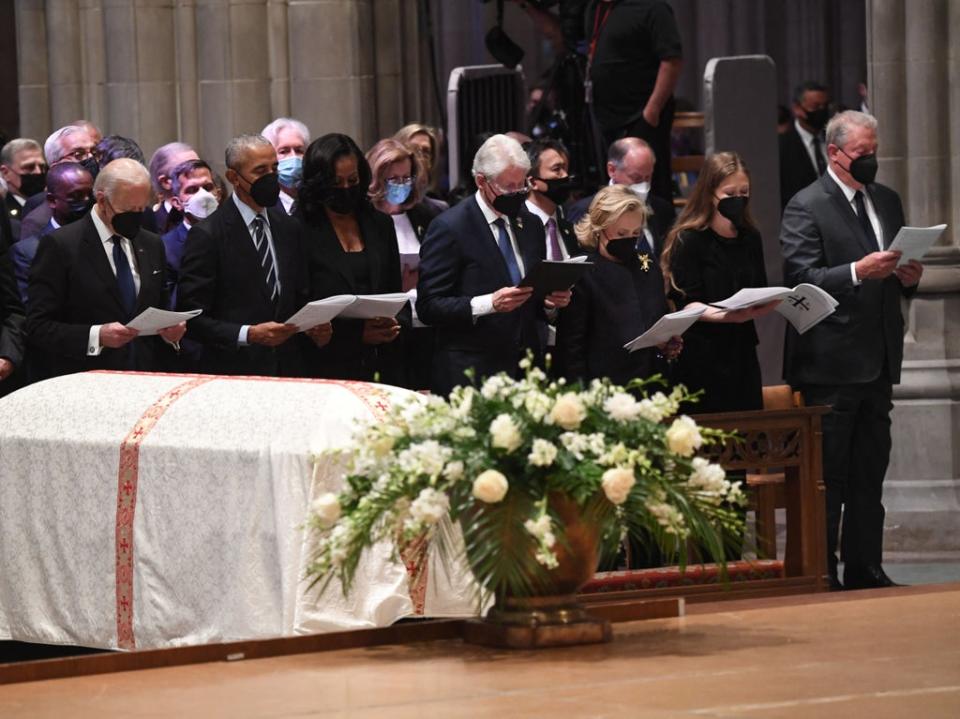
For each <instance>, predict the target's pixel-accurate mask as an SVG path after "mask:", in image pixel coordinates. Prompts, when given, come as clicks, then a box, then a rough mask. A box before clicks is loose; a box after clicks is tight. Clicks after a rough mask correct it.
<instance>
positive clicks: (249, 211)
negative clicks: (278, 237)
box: [232, 192, 282, 347]
mask: <svg viewBox="0 0 960 719" xmlns="http://www.w3.org/2000/svg"><path fill="white" fill-rule="evenodd" d="M232 197H233V201H234V203H235V204H236V205H237V209H238V210H240V216H241V217H242V218H243V224H245V225H246V226H247V232H249V233H250V241H251V242H252V243H253V247H254V249H256V247H257V238H256V236H255V235H254V231H253V221H254V220H255V219H257V213H256V212H254V210H253V208H252V207H250V206H249V205H248V204H247V203H245V202H244V201H243V200H241V199H240V198H239V197H238V196H237V193H236V192H234V193H233V195H232ZM260 216H261V217H263V232H264V234H265V235H266V236H267V246H268V247H269V248H270V256H271V257H273V267H274V275H275V276H276V278H277V294H278V295H279V293H280V292H281V291H282V288H281V287H280V265H279V263H278V262H277V252H276V250H275V249H274V246H273V233H272V232H270V217H269V216H268V215H267V210H266V208H264V209H263V211H262V212H261V213H260ZM264 281H266V280H264ZM249 331H250V325H243V327H241V328H240V336H239V337H238V338H237V344H238V345H240V346H241V347H242V346H244V345H247V344H249V343H248V342H247V332H249Z"/></svg>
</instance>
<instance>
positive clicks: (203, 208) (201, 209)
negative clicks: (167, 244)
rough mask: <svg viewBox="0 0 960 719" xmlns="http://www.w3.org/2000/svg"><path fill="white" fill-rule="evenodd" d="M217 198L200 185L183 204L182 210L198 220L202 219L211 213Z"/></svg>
mask: <svg viewBox="0 0 960 719" xmlns="http://www.w3.org/2000/svg"><path fill="white" fill-rule="evenodd" d="M218 204H219V203H218V202H217V198H216V197H214V196H213V194H212V193H210V192H207V191H206V190H204V189H203V188H202V187H201V188H200V189H199V190H197V191H196V193H195V194H193V195H191V196H190V199H189V200H187V204H185V205H184V206H183V210H184V212H186V213H187V214H188V215H191V216H192V217H196V218H197V219H198V220H203V219H206V218H207V217H209V216H210V215H212V214H213V212H214V210H216V209H217V206H218Z"/></svg>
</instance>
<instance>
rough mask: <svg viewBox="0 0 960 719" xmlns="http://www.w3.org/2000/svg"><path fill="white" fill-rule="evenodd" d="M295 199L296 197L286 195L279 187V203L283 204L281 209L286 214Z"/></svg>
mask: <svg viewBox="0 0 960 719" xmlns="http://www.w3.org/2000/svg"><path fill="white" fill-rule="evenodd" d="M296 201H297V198H296V197H294V196H293V195H288V194H287V193H286V192H285V191H284V190H283V188H282V187H281V188H280V204H281V205H283V211H284V212H286V213H287V214H288V215H289V214H290V212H291V210H292V209H293V203H294V202H296Z"/></svg>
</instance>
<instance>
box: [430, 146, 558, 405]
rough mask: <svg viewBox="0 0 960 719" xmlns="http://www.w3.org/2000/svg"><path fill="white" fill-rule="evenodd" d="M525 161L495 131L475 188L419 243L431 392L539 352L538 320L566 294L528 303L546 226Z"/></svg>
mask: <svg viewBox="0 0 960 719" xmlns="http://www.w3.org/2000/svg"><path fill="white" fill-rule="evenodd" d="M529 170H530V160H529V158H528V157H527V155H526V153H524V151H523V148H522V147H521V146H520V143H518V142H517V141H516V140H513V139H511V138H509V137H506V136H505V135H494V136H493V137H491V138H490V139H488V140H487V141H486V142H484V143H483V145H482V146H481V147H480V149H479V150H478V151H477V154H476V156H475V157H474V160H473V177H474V180H475V181H476V184H477V192H476V193H475V194H474V195H473V196H471V197H468V198H466V199H465V200H463V201H462V202H460V203H458V204H457V205H455V206H454V207H452V208H451V209H450V210H448V211H447V212H444V213H443V214H442V215H440V216H439V217H437V218H436V219H435V220H434V221H433V222H432V223H431V224H430V229H429V230H428V231H427V237H426V239H425V240H424V242H423V245H422V246H421V247H420V277H419V281H418V283H417V314H418V315H419V317H420V319H421V320H422V321H423V322H424V323H426V324H427V325H430V326H432V327H434V328H436V331H437V351H436V353H435V355H434V365H433V380H432V387H431V389H432V390H433V391H434V392H436V393H437V394H443V395H446V394H449V392H450V390H451V389H453V388H454V387H455V386H457V385H460V384H464V383H466V382H467V379H466V378H465V377H464V372H465V371H466V370H468V369H473V370H474V371H475V372H476V376H477V379H478V380H482V379H483V378H484V377H488V376H490V375H493V374H496V373H497V372H501V371H502V372H507V373H509V374H511V375H515V374H516V373H517V369H518V367H517V363H518V362H519V361H520V359H521V358H522V357H523V356H524V353H525V352H527V350H532V351H534V352H535V353H537V354H539V353H540V352H541V351H542V345H541V339H540V337H541V334H540V332H539V327H538V323H540V322H542V321H543V318H544V310H545V309H554V308H556V309H559V308H562V307H566V306H567V305H568V304H569V302H570V292H569V291H564V292H555V293H553V294H551V295H548V296H547V297H546V298H545V299H544V300H543V305H542V306H537V305H539V303H540V300H539V298H538V299H536V300H532V299H531V298H532V290H531V288H529V287H518V286H517V285H518V284H519V282H520V280H521V279H522V278H523V276H524V275H525V274H526V273H527V272H529V271H530V270H531V269H532V268H533V266H534V265H536V264H537V263H538V262H540V261H541V260H542V259H543V258H544V254H545V253H544V250H545V247H546V236H545V234H544V230H543V223H542V222H540V220H539V219H537V217H536V216H535V215H532V214H530V213H529V212H528V211H527V210H526V208H525V207H524V201H525V200H526V198H527V195H528V194H529V184H528V181H527V173H528V172H529Z"/></svg>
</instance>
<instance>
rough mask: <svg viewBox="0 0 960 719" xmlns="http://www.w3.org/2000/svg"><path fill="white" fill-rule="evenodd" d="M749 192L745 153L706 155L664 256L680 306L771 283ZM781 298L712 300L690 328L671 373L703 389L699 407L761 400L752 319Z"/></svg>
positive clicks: (742, 405) (756, 405) (744, 406)
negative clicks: (743, 302) (723, 304)
mask: <svg viewBox="0 0 960 719" xmlns="http://www.w3.org/2000/svg"><path fill="white" fill-rule="evenodd" d="M749 199H750V175H749V174H748V172H747V168H746V167H745V166H744V164H743V161H742V160H741V159H740V157H739V156H738V155H737V154H736V153H733V152H720V153H717V154H716V155H712V156H710V157H708V158H707V160H706V162H705V163H704V165H703V170H702V171H701V173H700V177H699V179H698V180H697V184H696V186H695V187H694V188H693V192H692V193H691V196H690V200H689V202H688V203H687V205H686V207H684V209H683V212H682V213H681V214H680V217H679V219H678V220H677V223H676V225H674V228H673V229H672V230H671V231H670V233H669V235H668V236H667V241H666V243H665V244H664V249H663V253H662V254H661V257H660V261H661V263H662V267H663V274H664V276H665V278H666V280H667V291H668V293H669V297H670V299H671V301H672V302H673V303H674V304H675V305H676V308H677V309H678V310H679V309H681V308H683V307H688V306H690V305H699V306H704V305H709V304H710V303H712V302H719V301H720V300H724V299H726V298H727V297H729V296H730V295H732V294H734V293H735V292H737V291H738V290H741V289H743V288H745V287H766V286H767V273H766V271H765V269H764V265H763V248H762V244H761V240H760V233H759V231H758V230H757V228H756V225H754V223H753V219H752V218H751V217H750V211H749ZM776 306H777V302H771V303H768V304H765V305H760V306H758V307H751V308H749V309H744V310H737V311H727V310H720V309H717V308H714V307H709V306H707V308H706V312H704V314H703V315H702V316H701V317H700V320H699V321H698V322H697V323H696V324H694V325H693V326H692V327H691V328H690V329H689V330H687V332H686V333H685V334H684V350H683V355H682V356H681V357H680V360H679V362H678V364H677V368H676V372H675V374H674V379H675V380H676V381H677V382H681V383H683V384H685V385H686V386H687V388H688V389H690V390H704V392H705V394H704V396H702V397H701V399H700V401H699V402H698V403H697V405H696V407H695V408H694V409H695V410H696V411H698V412H735V411H739V410H752V409H762V408H763V396H762V390H761V388H762V382H761V377H760V363H759V362H758V360H757V332H756V329H755V328H754V325H753V320H754V319H755V318H757V317H761V316H763V315H765V314H768V313H769V312H771V311H773V309H774V308H775V307H776Z"/></svg>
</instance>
